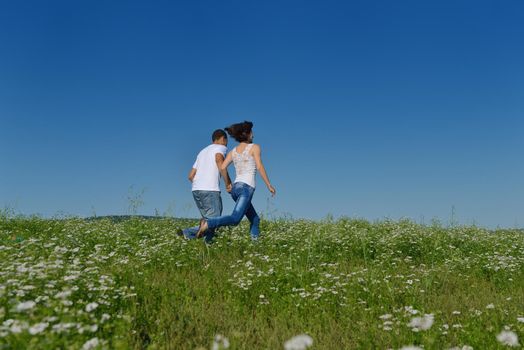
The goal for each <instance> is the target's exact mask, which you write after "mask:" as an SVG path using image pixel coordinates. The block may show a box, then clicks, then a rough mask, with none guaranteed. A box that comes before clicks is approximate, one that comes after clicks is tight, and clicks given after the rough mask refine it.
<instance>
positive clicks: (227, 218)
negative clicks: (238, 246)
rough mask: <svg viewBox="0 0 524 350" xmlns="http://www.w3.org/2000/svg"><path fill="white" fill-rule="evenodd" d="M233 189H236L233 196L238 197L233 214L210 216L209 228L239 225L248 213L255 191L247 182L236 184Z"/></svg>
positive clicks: (208, 220)
mask: <svg viewBox="0 0 524 350" xmlns="http://www.w3.org/2000/svg"><path fill="white" fill-rule="evenodd" d="M232 191H235V192H233V193H232V196H233V198H235V197H236V198H237V199H236V204H235V208H234V209H233V212H232V213H231V215H223V216H219V217H217V218H208V219H207V226H208V228H217V227H220V226H232V225H238V224H239V223H240V221H241V220H242V217H243V216H244V215H245V214H246V210H247V208H248V207H249V206H250V205H251V198H252V197H253V192H252V191H250V190H249V186H248V185H245V184H238V185H237V184H235V186H234V187H233V190H232Z"/></svg>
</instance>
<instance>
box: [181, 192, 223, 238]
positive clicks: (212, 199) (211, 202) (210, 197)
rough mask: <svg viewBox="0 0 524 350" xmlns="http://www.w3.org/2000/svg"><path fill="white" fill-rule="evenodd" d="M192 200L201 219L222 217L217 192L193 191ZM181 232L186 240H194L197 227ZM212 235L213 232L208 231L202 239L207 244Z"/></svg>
mask: <svg viewBox="0 0 524 350" xmlns="http://www.w3.org/2000/svg"><path fill="white" fill-rule="evenodd" d="M193 198H194V199H195V203H196V205H197V207H198V210H200V214H202V217H203V218H205V219H210V218H213V217H217V216H220V215H222V197H220V192H219V191H193ZM182 232H183V233H184V236H185V237H186V238H187V239H194V238H196V234H197V232H198V226H194V227H190V228H186V229H185V230H183V231H182ZM214 235H215V230H214V229H209V230H207V231H206V232H205V234H204V239H205V240H206V242H208V243H209V242H211V240H212V239H213V236H214Z"/></svg>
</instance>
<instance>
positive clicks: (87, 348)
mask: <svg viewBox="0 0 524 350" xmlns="http://www.w3.org/2000/svg"><path fill="white" fill-rule="evenodd" d="M99 344H100V341H99V340H98V338H96V337H95V338H92V339H89V340H88V341H86V342H85V343H84V345H82V350H91V349H94V348H96V347H97V346H98V345H99Z"/></svg>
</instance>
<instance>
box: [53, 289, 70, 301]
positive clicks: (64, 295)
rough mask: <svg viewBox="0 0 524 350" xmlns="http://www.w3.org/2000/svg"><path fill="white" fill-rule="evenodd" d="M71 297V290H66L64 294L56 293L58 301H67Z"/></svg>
mask: <svg viewBox="0 0 524 350" xmlns="http://www.w3.org/2000/svg"><path fill="white" fill-rule="evenodd" d="M70 295H71V291H70V290H64V291H62V292H58V293H56V294H55V298H56V299H65V298H67V297H68V296H70Z"/></svg>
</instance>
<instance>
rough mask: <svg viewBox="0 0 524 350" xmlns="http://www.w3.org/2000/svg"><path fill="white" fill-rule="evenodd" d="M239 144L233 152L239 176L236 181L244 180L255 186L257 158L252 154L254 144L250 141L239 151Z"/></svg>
mask: <svg viewBox="0 0 524 350" xmlns="http://www.w3.org/2000/svg"><path fill="white" fill-rule="evenodd" d="M239 146H241V145H238V146H237V147H235V148H234V149H233V150H232V151H231V152H232V153H231V155H232V158H233V163H234V164H235V170H236V173H237V177H236V179H235V182H243V183H245V184H248V185H249V186H251V187H253V188H255V175H256V172H257V165H256V162H255V158H254V157H253V156H252V155H251V154H250V153H251V148H252V147H253V144H252V143H250V144H248V145H246V146H245V147H243V148H244V149H243V150H242V151H241V152H239V150H238V147H239Z"/></svg>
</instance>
